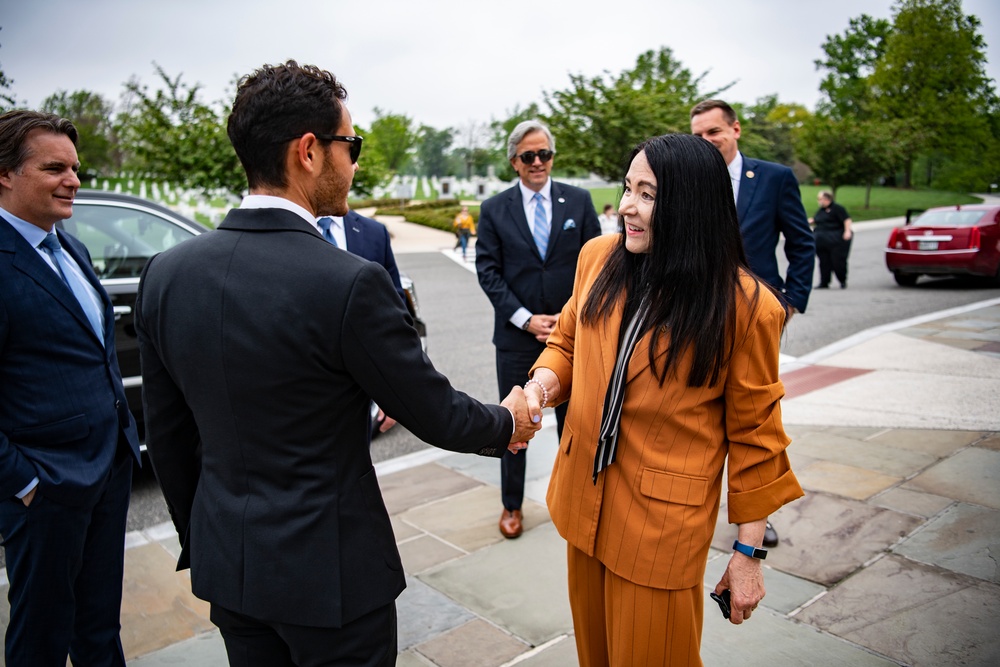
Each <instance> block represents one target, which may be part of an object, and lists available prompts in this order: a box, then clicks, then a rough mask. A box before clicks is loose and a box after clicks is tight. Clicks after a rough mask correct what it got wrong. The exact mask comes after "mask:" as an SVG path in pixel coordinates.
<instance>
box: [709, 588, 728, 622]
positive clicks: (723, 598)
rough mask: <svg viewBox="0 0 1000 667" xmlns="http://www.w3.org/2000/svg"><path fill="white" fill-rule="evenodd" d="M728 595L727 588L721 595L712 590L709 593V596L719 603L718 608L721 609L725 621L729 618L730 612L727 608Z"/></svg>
mask: <svg viewBox="0 0 1000 667" xmlns="http://www.w3.org/2000/svg"><path fill="white" fill-rule="evenodd" d="M730 595H731V594H730V592H729V589H728V588H727V589H726V590H724V591H722V594H721V595H719V594H716V593H715V592H714V591H713V592H712V593H709V596H711V598H712V599H713V600H715V601H716V602H718V603H719V609H721V610H722V618H724V619H726V620H727V621H728V620H729V614H730V608H729V604H730V603H729V600H730Z"/></svg>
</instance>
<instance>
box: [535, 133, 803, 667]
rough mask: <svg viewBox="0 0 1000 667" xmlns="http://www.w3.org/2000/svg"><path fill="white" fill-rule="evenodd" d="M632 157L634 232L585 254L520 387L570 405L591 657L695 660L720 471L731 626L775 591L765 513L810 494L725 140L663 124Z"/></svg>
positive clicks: (555, 476) (776, 333)
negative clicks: (788, 423)
mask: <svg viewBox="0 0 1000 667" xmlns="http://www.w3.org/2000/svg"><path fill="white" fill-rule="evenodd" d="M629 162H630V166H629V169H628V173H627V174H626V176H625V179H624V190H623V193H624V194H623V196H622V201H621V205H620V207H619V213H620V214H621V215H622V216H623V221H624V229H623V230H622V232H621V233H619V234H616V235H607V236H602V237H599V238H597V239H594V240H593V241H591V242H590V243H588V244H587V245H586V246H585V247H584V248H583V250H582V251H581V253H580V259H579V263H578V265H577V272H576V282H575V287H574V294H573V296H572V298H571V299H570V300H569V302H568V303H567V304H566V306H565V308H563V311H562V314H561V315H560V316H559V321H558V323H557V326H556V329H555V331H554V332H553V333H552V335H551V336H550V337H549V340H548V344H547V347H546V349H545V351H544V352H543V353H542V355H541V356H540V357H539V358H538V361H537V362H536V363H535V366H534V367H533V368H532V371H531V379H530V380H529V381H528V384H527V385H526V388H525V392H526V395H527V397H528V401H529V405H532V407H534V406H533V404H535V403H537V404H539V405H542V404H545V403H548V404H550V405H552V404H558V403H561V402H563V401H566V400H568V401H569V408H568V413H567V415H566V422H565V427H564V430H563V436H562V440H561V443H560V451H559V453H558V454H557V456H556V462H555V466H554V468H553V472H552V478H551V482H550V484H549V490H548V496H547V501H548V506H549V512H550V513H551V515H552V520H553V522H554V523H555V525H556V527H557V529H558V530H559V533H560V534H561V535H562V536H563V537H564V538H565V539H566V541H567V542H568V566H569V593H570V605H571V607H572V610H573V624H574V628H575V634H576V642H577V651H578V654H579V659H580V664H581V665H583V666H590V665H623V666H624V665H668V664H669V665H700V664H701V658H700V655H699V645H700V641H701V627H702V614H703V607H704V598H705V595H704V592H703V591H702V585H703V580H704V575H705V564H706V561H707V558H708V549H709V545H710V544H711V541H712V533H713V530H714V527H715V521H716V517H717V515H718V511H719V500H720V496H721V492H722V481H723V469H724V465H725V464H726V463H727V461H728V487H727V492H728V496H727V499H728V508H729V521H730V522H731V523H735V524H738V525H739V537H738V540H737V544H736V545H734V549H738V550H737V551H734V554H733V556H732V558H731V559H730V561H729V564H728V566H727V568H726V571H725V574H723V576H722V579H721V580H720V581H719V582H718V584H717V585H716V586H715V592H716V593H717V594H721V593H722V592H723V591H724V590H727V589H729V590H730V591H731V610H732V611H731V617H730V621H731V622H732V623H735V624H740V623H742V622H743V621H745V620H747V619H749V618H750V617H751V615H752V613H753V610H754V609H755V608H756V607H757V603H758V602H760V600H761V599H762V598H763V597H764V583H763V574H762V571H761V564H760V560H759V558H760V556H762V555H764V554H766V552H764V551H763V550H761V549H759V547H760V546H761V543H762V541H763V537H764V524H765V522H766V520H767V517H768V515H770V514H771V513H772V512H774V511H775V510H777V509H778V508H779V507H781V506H782V505H784V504H785V503H788V502H790V501H792V500H794V499H796V498H798V497H800V496H801V495H802V489H801V488H800V487H799V484H798V481H797V480H796V479H795V475H794V474H793V473H792V471H791V468H790V466H789V462H788V456H787V454H786V452H785V448H786V447H787V445H788V443H789V439H788V437H787V436H786V435H785V432H784V430H783V428H782V425H781V411H780V406H779V400H780V399H781V397H782V395H783V394H784V388H783V386H782V384H781V381H780V380H779V379H778V347H779V338H780V336H781V331H782V329H783V327H784V323H785V315H786V314H785V310H784V308H783V306H782V305H781V302H780V301H779V300H778V298H777V297H776V296H775V295H774V294H773V293H772V292H771V291H770V289H769V288H768V287H767V286H766V285H765V284H764V283H762V282H761V281H759V280H758V279H757V278H755V277H754V276H753V275H752V274H751V273H750V271H749V268H748V267H747V263H746V258H745V256H744V254H743V246H742V242H741V238H740V230H739V225H738V223H737V220H736V209H735V206H734V205H733V195H732V189H731V188H732V186H731V184H730V179H729V173H728V171H727V169H726V165H725V162H724V161H723V160H722V157H721V155H720V154H719V152H718V150H716V149H715V148H714V147H713V146H712V145H711V144H710V143H708V142H707V141H705V140H703V139H701V138H699V137H694V136H691V135H666V136H663V137H655V138H653V139H650V140H648V141H646V142H644V143H642V144H640V145H639V146H638V147H637V148H636V149H635V150H634V151H633V153H632V157H631V159H630V161H629ZM744 552H745V553H744ZM713 609H714V605H713ZM716 613H718V612H716Z"/></svg>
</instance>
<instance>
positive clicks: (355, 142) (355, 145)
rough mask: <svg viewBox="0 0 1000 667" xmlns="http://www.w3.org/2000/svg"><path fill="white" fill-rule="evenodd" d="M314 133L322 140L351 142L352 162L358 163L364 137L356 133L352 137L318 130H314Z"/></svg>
mask: <svg viewBox="0 0 1000 667" xmlns="http://www.w3.org/2000/svg"><path fill="white" fill-rule="evenodd" d="M314 134H315V135H316V138H317V139H319V140H320V141H346V142H347V143H349V144H350V145H351V146H350V149H351V164H354V163H356V162H357V161H358V157H360V156H361V142H362V141H364V138H362V137H360V136H358V135H356V134H355V135H353V136H350V137H349V136H347V135H345V134H319V133H318V132H314Z"/></svg>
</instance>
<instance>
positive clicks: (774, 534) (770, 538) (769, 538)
mask: <svg viewBox="0 0 1000 667" xmlns="http://www.w3.org/2000/svg"><path fill="white" fill-rule="evenodd" d="M776 546H778V531H776V530H775V529H774V526H772V525H771V522H770V521H768V522H767V526H765V527H764V547H765V548H767V549H771V548H774V547H776Z"/></svg>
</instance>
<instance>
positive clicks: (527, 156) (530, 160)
mask: <svg viewBox="0 0 1000 667" xmlns="http://www.w3.org/2000/svg"><path fill="white" fill-rule="evenodd" d="M316 136H317V137H318V136H319V135H318V134H317V135H316ZM555 154H556V152H555V151H550V150H548V149H545V150H540V151H538V152H537V153H536V152H535V151H525V152H523V153H521V154H520V155H515V156H514V157H519V158H521V162H523V163H524V164H534V163H535V158H536V157H537V158H538V159H539V160H541V161H542V164H545V163H546V162H548V161H549V160H551V159H552V156H553V155H555Z"/></svg>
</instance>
